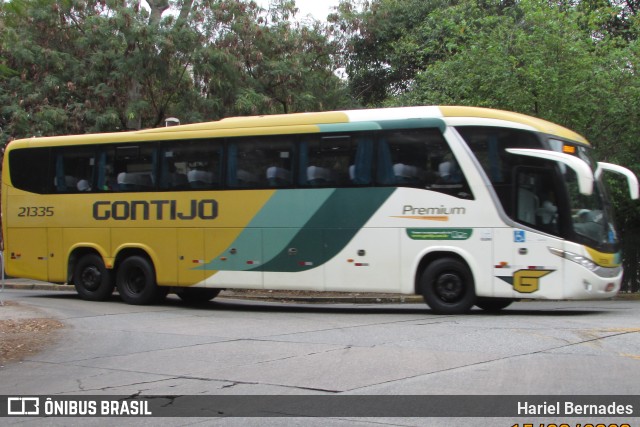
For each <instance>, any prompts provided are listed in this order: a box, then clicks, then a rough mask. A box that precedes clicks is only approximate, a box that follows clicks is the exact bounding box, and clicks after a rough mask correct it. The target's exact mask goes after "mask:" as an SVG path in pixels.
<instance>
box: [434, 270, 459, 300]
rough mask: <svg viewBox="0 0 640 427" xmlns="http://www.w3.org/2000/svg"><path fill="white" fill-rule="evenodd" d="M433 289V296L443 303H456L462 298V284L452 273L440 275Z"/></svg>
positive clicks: (457, 276)
mask: <svg viewBox="0 0 640 427" xmlns="http://www.w3.org/2000/svg"><path fill="white" fill-rule="evenodd" d="M434 288H435V289H434V290H435V294H436V295H437V296H438V298H440V299H441V300H442V301H444V302H456V301H458V300H460V298H462V297H463V296H464V289H465V287H464V282H463V281H462V278H461V277H460V276H459V275H457V274H454V273H444V274H441V275H440V276H439V277H438V279H437V280H436V283H435V287H434Z"/></svg>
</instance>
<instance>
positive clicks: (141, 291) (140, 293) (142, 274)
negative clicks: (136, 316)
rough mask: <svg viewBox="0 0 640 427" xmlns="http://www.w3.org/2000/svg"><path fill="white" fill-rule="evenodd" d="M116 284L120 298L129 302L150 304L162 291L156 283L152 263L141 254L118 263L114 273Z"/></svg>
mask: <svg viewBox="0 0 640 427" xmlns="http://www.w3.org/2000/svg"><path fill="white" fill-rule="evenodd" d="M116 286H117V288H118V293H119V294H120V298H122V300H123V301H124V302H126V303H129V304H135V305H145V304H152V303H154V302H157V301H159V300H160V299H161V297H162V292H161V290H160V289H159V288H158V285H157V284H156V273H155V270H154V268H153V265H151V262H150V261H149V260H148V259H146V258H144V257H141V256H131V257H129V258H127V259H125V260H124V261H123V262H122V264H120V266H119V267H118V272H117V274H116Z"/></svg>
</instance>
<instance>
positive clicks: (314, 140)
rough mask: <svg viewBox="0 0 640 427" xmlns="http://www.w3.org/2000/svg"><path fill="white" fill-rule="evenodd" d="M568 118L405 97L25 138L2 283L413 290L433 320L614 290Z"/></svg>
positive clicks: (127, 291) (153, 295) (601, 205)
mask: <svg viewBox="0 0 640 427" xmlns="http://www.w3.org/2000/svg"><path fill="white" fill-rule="evenodd" d="M605 171H612V172H614V173H617V174H621V175H623V176H624V177H626V182H628V185H629V191H630V194H631V197H632V198H633V199H637V198H638V180H637V178H636V176H635V175H634V174H633V173H632V172H631V171H629V170H628V169H625V168H623V167H621V166H618V165H613V164H609V163H602V162H600V163H598V162H596V161H594V160H593V158H592V147H591V145H590V144H589V142H588V141H587V140H586V139H585V138H584V137H582V136H580V135H579V134H577V133H575V132H573V131H571V130H569V129H566V128H564V127H562V126H559V125H556V124H553V123H550V122H547V121H544V120H540V119H537V118H534V117H530V116H526V115H522V114H517V113H513V112H507V111H500V110H493V109H484V108H476V107H459V106H418V107H402V108H387V109H362V110H353V111H334V112H320V113H298V114H285V115H268V116H259V117H236V118H227V119H223V120H220V121H215V122H208V123H197V124H187V125H179V126H172V127H165V128H157V129H146V130H140V131H132V132H121V133H105V134H87V135H76V136H57V137H40V138H30V139H22V140H16V141H13V142H11V143H10V144H9V145H8V147H7V148H6V152H5V156H4V160H3V170H2V215H3V219H4V221H3V236H4V239H5V240H4V241H5V259H6V272H7V274H9V275H11V276H15V277H24V278H32V279H37V280H43V281H48V282H52V283H69V284H73V285H74V286H75V289H76V290H77V293H78V294H79V296H80V297H81V298H83V299H86V300H104V299H107V298H110V297H111V294H112V293H113V292H114V289H117V291H118V294H119V296H120V298H121V299H122V300H124V301H125V302H127V303H131V304H152V303H157V302H159V301H161V300H162V299H163V298H164V297H166V296H167V294H168V293H170V292H173V293H176V294H177V295H178V296H179V297H180V298H182V299H183V300H185V301H191V302H193V301H208V300H211V299H213V298H214V297H216V296H217V295H218V293H219V292H220V290H224V289H269V290H297V291H331V292H367V293H376V292H380V293H397V294H415V295H422V297H423V298H424V300H425V302H426V304H427V305H428V306H429V307H430V309H431V310H432V311H433V312H434V313H444V314H459V313H465V312H467V311H469V310H470V309H471V308H472V307H473V306H477V307H479V308H481V309H484V310H488V311H497V310H500V309H503V308H505V307H506V306H508V305H509V304H510V303H511V302H512V301H514V300H520V299H595V298H610V297H613V296H614V295H616V293H617V292H618V290H619V289H620V285H621V280H622V266H621V255H620V236H619V235H618V233H617V232H616V228H615V226H614V223H613V214H612V210H611V205H610V202H609V198H608V195H607V191H606V189H605V186H604V185H603V180H602V176H603V173H604V172H605Z"/></svg>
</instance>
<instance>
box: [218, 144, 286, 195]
mask: <svg viewBox="0 0 640 427" xmlns="http://www.w3.org/2000/svg"><path fill="white" fill-rule="evenodd" d="M227 166H228V167H227V186H228V187H230V188H287V187H291V185H292V184H293V173H292V167H293V140H292V139H291V137H289V136H263V137H246V138H234V139H233V140H230V142H229V158H228V162H227Z"/></svg>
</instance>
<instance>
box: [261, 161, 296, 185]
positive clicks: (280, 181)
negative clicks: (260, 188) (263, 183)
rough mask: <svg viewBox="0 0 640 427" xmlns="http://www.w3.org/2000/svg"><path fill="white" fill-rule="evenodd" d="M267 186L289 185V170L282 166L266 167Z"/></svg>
mask: <svg viewBox="0 0 640 427" xmlns="http://www.w3.org/2000/svg"><path fill="white" fill-rule="evenodd" d="M266 174H267V182H268V183H269V187H286V186H288V185H291V172H290V171H288V170H287V169H284V168H279V167H277V166H271V167H268V168H267V172H266Z"/></svg>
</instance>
